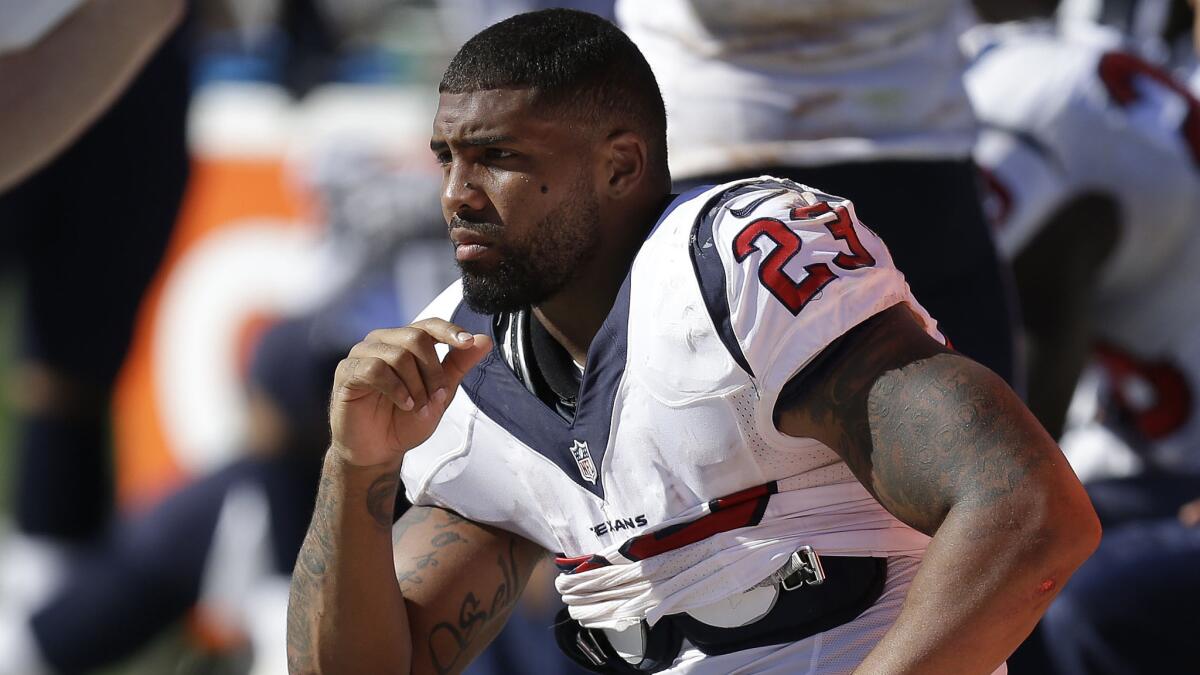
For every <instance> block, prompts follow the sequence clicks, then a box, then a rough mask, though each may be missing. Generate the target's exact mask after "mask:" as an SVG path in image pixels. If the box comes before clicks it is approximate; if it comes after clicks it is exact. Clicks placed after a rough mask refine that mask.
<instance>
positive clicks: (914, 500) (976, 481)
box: [786, 308, 1047, 534]
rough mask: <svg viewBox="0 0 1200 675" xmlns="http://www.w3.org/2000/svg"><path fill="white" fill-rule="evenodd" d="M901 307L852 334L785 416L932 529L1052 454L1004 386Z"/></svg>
mask: <svg viewBox="0 0 1200 675" xmlns="http://www.w3.org/2000/svg"><path fill="white" fill-rule="evenodd" d="M900 312H902V313H900ZM904 314H907V310H905V309H903V308H900V309H899V310H898V311H897V308H893V309H891V310H885V312H883V313H881V314H879V315H876V317H873V318H872V319H869V320H868V321H867V322H864V324H862V325H860V326H859V327H858V328H856V329H854V330H853V331H851V332H850V333H848V334H847V335H846V336H845V337H844V338H843V340H849V341H850V342H849V344H848V345H842V346H841V348H842V354H841V357H839V358H835V359H831V360H830V361H829V362H827V363H825V364H823V365H822V367H821V372H820V373H817V374H816V375H817V376H816V377H811V376H806V377H807V381H808V382H811V383H812V385H813V387H812V388H811V389H810V390H809V391H808V392H807V393H806V394H805V395H804V397H803V398H802V400H799V401H797V402H796V403H797V404H798V405H796V406H795V407H792V408H790V409H789V410H788V411H786V414H787V415H791V416H793V418H794V419H799V420H801V424H802V426H804V427H807V428H809V429H812V428H816V429H819V430H820V432H819V433H820V435H821V436H822V438H820V440H822V441H823V442H825V443H826V444H828V445H829V446H830V447H832V448H833V449H834V450H835V451H836V452H837V453H838V454H839V455H841V457H842V458H843V459H844V460H845V462H846V464H847V465H848V466H849V467H850V470H851V471H852V472H853V473H854V475H855V476H856V477H857V478H858V479H859V481H860V482H861V483H862V484H863V485H864V486H866V488H867V489H868V490H870V491H871V493H872V494H873V495H874V496H875V498H876V499H878V500H879V502H880V503H881V504H883V505H884V506H885V507H886V508H887V509H888V510H889V511H891V512H892V514H893V515H895V516H896V517H897V518H899V519H900V520H903V521H904V522H906V523H908V524H909V525H911V526H913V527H915V528H916V529H918V530H920V531H922V532H925V533H926V534H932V533H933V532H934V531H936V530H937V528H938V526H939V525H941V522H942V520H943V519H944V518H945V516H946V514H947V513H948V512H949V510H950V508H951V507H952V506H957V507H960V508H975V507H987V506H992V505H995V504H996V503H997V502H999V501H1000V500H1002V499H1003V498H1005V497H1007V496H1009V495H1011V494H1012V493H1013V492H1014V491H1016V489H1017V488H1018V486H1019V485H1020V484H1021V482H1022V481H1023V479H1024V478H1025V476H1027V475H1028V474H1029V473H1030V472H1032V471H1035V470H1036V469H1037V468H1038V467H1039V465H1041V464H1043V463H1044V462H1045V461H1047V457H1046V455H1045V453H1044V452H1042V451H1041V445H1042V444H1041V442H1040V439H1034V438H1033V436H1032V435H1031V433H1030V431H1029V426H1028V425H1027V424H1025V420H1023V419H1021V418H1022V417H1026V416H1028V415H1029V413H1028V411H1026V410H1025V409H1024V406H1023V405H1022V404H1021V403H1020V401H1018V400H1017V399H1016V397H1015V395H1014V394H1012V392H1010V391H1008V390H1007V385H1005V384H1004V382H1003V381H1002V380H1000V378H999V377H997V376H996V375H995V374H993V373H991V372H990V371H988V370H987V369H986V368H984V367H983V366H980V365H979V364H977V363H975V362H973V361H971V360H969V359H967V358H965V357H962V356H959V355H957V354H953V353H950V352H948V351H947V350H945V349H943V348H941V347H939V346H936V345H931V344H930V343H931V342H932V341H931V340H929V339H928V338H927V337H926V336H925V335H924V333H923V332H919V331H921V329H920V328H919V326H917V325H916V324H915V323H914V322H913V321H912V319H911V318H909V317H908V316H905V315H904ZM846 346H849V347H850V348H849V349H846V348H845V347H846Z"/></svg>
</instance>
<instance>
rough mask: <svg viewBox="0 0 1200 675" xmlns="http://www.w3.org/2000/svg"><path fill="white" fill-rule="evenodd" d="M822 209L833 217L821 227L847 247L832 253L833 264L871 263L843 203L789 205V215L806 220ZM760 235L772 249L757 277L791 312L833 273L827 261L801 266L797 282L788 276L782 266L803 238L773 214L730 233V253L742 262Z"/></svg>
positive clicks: (801, 306)
mask: <svg viewBox="0 0 1200 675" xmlns="http://www.w3.org/2000/svg"><path fill="white" fill-rule="evenodd" d="M826 213H834V214H836V217H835V218H834V219H833V220H831V221H830V222H828V223H826V224H825V228H826V229H827V230H829V233H830V234H832V235H833V237H834V239H837V240H839V241H844V242H846V247H847V248H849V249H850V253H849V254H847V253H841V252H839V253H838V254H837V255H836V256H834V258H833V264H835V265H837V266H838V267H840V268H842V269H844V270H856V269H860V268H863V267H872V266H874V265H875V258H874V257H873V256H872V255H871V254H870V252H868V251H867V248H866V247H865V246H863V244H862V240H860V239H859V238H858V232H856V231H855V230H854V222H853V220H852V219H851V218H850V212H849V210H848V209H847V208H846V207H845V206H838V207H836V208H833V207H830V206H829V204H827V203H825V202H819V203H817V204H813V205H811V206H798V207H796V208H794V209H792V212H791V214H790V215H791V218H792V220H807V219H810V218H815V217H818V216H821V215H824V214H826ZM763 236H765V237H767V238H769V239H770V240H771V241H773V242H775V249H774V250H772V251H771V252H770V253H768V254H767V255H766V256H765V257H764V258H763V262H762V265H760V266H759V268H758V279H759V281H761V282H762V285H763V286H765V287H766V289H767V290H768V291H770V292H771V295H774V296H775V298H776V299H778V300H779V301H780V302H781V303H783V306H784V307H787V308H788V311H790V312H791V313H792V315H793V316H795V315H797V314H799V313H800V310H802V309H804V306H805V305H807V304H808V303H809V302H810V301H811V300H812V299H813V297H814V296H815V295H816V294H817V293H819V292H820V291H821V289H822V288H825V286H827V285H828V284H829V282H831V281H833V280H834V279H836V278H837V275H836V274H834V272H833V270H831V269H829V265H826V264H825V263H813V264H811V265H805V266H804V271H805V272H806V275H805V277H804V279H803V280H802V281H799V282H797V281H795V280H794V279H792V278H791V277H789V276H788V275H787V273H786V272H784V271H783V267H784V266H785V265H787V263H788V261H790V260H791V259H792V258H794V257H795V256H796V254H797V253H799V252H800V249H801V248H803V246H804V242H803V241H802V240H801V239H800V235H798V234H796V233H795V232H794V231H793V230H792V228H790V227H788V226H787V225H786V224H785V223H784V222H783V221H782V220H779V219H777V218H759V219H757V220H754V221H753V222H751V223H750V224H749V225H747V226H746V227H745V229H743V230H742V231H741V232H739V233H738V235H737V236H736V237H734V239H733V255H734V257H735V258H736V259H737V261H738V262H742V261H743V260H745V259H746V258H747V257H749V256H750V254H752V253H754V252H755V251H758V250H759V248H758V245H757V244H755V242H756V241H757V240H758V238H759V237H763Z"/></svg>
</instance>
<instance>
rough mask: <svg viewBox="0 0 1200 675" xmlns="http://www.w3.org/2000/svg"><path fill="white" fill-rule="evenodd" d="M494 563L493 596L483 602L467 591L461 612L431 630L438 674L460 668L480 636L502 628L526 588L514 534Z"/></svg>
mask: <svg viewBox="0 0 1200 675" xmlns="http://www.w3.org/2000/svg"><path fill="white" fill-rule="evenodd" d="M443 534H449V533H443ZM439 536H441V535H439ZM495 564H496V565H497V566H498V567H499V569H500V575H501V581H500V584H499V585H498V586H497V587H496V589H495V591H494V592H493V593H492V597H491V598H490V599H487V602H484V601H481V600H480V599H479V598H477V597H476V596H475V593H473V592H470V591H468V592H467V594H466V595H465V596H463V599H462V603H461V604H460V605H459V608H458V616H456V617H454V618H453V619H451V620H448V621H441V622H439V623H437V624H435V625H434V626H433V629H432V630H431V631H430V632H429V641H428V648H429V658H430V661H431V662H432V663H433V667H434V669H435V670H436V671H437V672H438V673H439V675H444V674H445V673H451V672H454V671H455V670H457V667H458V662H459V659H461V658H462V657H463V656H464V655H465V654H467V652H468V650H469V649H470V648H471V647H472V646H475V645H476V644H477V643H478V642H479V641H480V640H479V638H480V637H482V638H483V641H487V640H490V639H491V638H492V637H493V636H494V635H495V634H496V633H497V632H499V629H500V627H501V626H502V625H503V624H504V621H505V619H507V617H508V613H509V611H510V610H511V609H512V607H513V605H514V604H515V603H516V601H517V598H519V597H521V593H522V592H523V591H524V590H525V584H526V582H527V581H528V580H529V575H528V574H525V575H521V574H519V573H518V571H517V540H516V539H515V538H510V539H509V541H508V551H507V553H500V554H499V555H497V556H496V561H495Z"/></svg>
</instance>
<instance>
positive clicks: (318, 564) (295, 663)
mask: <svg viewBox="0 0 1200 675" xmlns="http://www.w3.org/2000/svg"><path fill="white" fill-rule="evenodd" d="M333 482H334V481H333V477H331V476H329V475H322V476H321V486H320V488H319V489H318V491H317V504H316V508H315V509H314V510H313V518H312V524H311V525H310V526H309V528H308V534H307V535H306V536H305V538H304V545H303V546H302V547H301V548H300V554H299V556H298V557H297V558H296V567H295V570H294V571H293V572H292V584H291V591H290V594H289V597H288V609H287V661H288V672H289V673H293V675H298V674H300V673H315V672H316V670H317V659H316V654H315V653H314V651H313V644H312V635H313V632H314V631H315V630H316V627H317V626H316V624H317V612H318V607H319V604H320V602H319V598H318V596H319V594H320V591H321V586H322V584H323V583H324V577H325V575H326V573H327V572H328V569H329V564H330V562H329V561H330V559H331V556H332V554H333V549H334V542H333V531H332V528H331V527H330V521H331V520H332V519H333V518H334V513H335V511H336V509H337V506H338V500H339V497H340V495H339V494H338V491H337V488H336V486H334V484H333Z"/></svg>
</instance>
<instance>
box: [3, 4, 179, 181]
mask: <svg viewBox="0 0 1200 675" xmlns="http://www.w3.org/2000/svg"><path fill="white" fill-rule="evenodd" d="M183 6H184V3H183V0H86V1H85V0H39V1H38V2H28V1H27V0H3V1H2V2H0V192H3V191H4V190H5V189H6V188H8V187H10V186H12V185H13V184H14V183H16V182H17V181H18V180H20V179H21V178H22V177H24V176H26V175H28V174H29V173H30V172H31V171H33V170H35V169H36V168H37V167H39V166H41V165H43V164H45V163H46V162H47V161H49V160H50V158H51V157H53V156H55V155H56V154H58V153H59V152H60V151H61V150H62V149H63V148H65V147H67V145H69V144H70V143H71V141H73V140H75V139H76V138H78V137H79V135H80V134H81V133H82V132H83V130H84V129H85V128H86V127H87V126H88V124H90V123H91V122H92V121H93V120H95V119H96V117H98V116H99V115H100V114H101V113H102V112H103V111H104V110H105V109H106V108H107V107H108V106H109V105H110V104H112V102H113V101H114V100H116V98H117V97H118V95H119V94H120V93H121V91H122V90H123V89H124V88H125V86H126V85H128V84H129V82H130V81H131V80H132V79H133V77H134V76H135V75H136V74H137V72H138V70H139V69H140V68H141V67H142V65H143V64H145V62H146V61H147V60H148V59H149V58H150V56H151V55H152V54H153V53H154V51H155V50H156V49H157V48H158V46H159V45H160V44H161V43H162V41H163V40H164V39H165V38H166V37H167V35H169V34H170V32H171V29H172V28H174V27H175V25H176V24H177V23H178V22H179V19H180V17H181V16H182V15H183Z"/></svg>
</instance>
